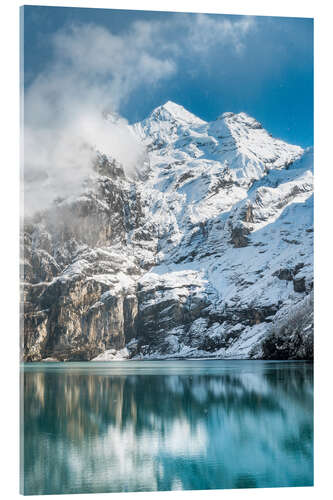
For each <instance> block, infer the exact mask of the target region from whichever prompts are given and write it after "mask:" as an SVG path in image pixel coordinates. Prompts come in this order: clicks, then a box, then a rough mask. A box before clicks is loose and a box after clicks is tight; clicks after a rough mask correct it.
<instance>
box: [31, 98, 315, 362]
mask: <svg viewBox="0 0 333 500" xmlns="http://www.w3.org/2000/svg"><path fill="white" fill-rule="evenodd" d="M131 132H132V133H133V134H135V135H136V137H137V138H138V139H139V140H140V141H141V142H142V144H143V145H144V146H145V148H146V151H147V155H146V158H145V161H144V163H143V165H140V166H138V169H137V175H135V178H133V176H132V178H129V177H127V176H126V175H125V173H124V170H123V168H122V166H121V165H120V164H119V163H118V162H117V161H116V160H114V159H112V158H109V157H106V156H105V155H103V154H99V155H98V158H97V160H96V164H95V170H96V171H97V173H98V176H97V178H95V180H94V181H91V183H90V185H89V187H86V189H85V190H84V192H83V193H82V195H81V196H79V197H75V198H73V199H67V200H62V201H59V200H58V201H57V203H55V204H54V205H53V207H52V208H51V209H49V210H47V211H45V212H43V213H40V214H38V215H35V217H34V218H33V219H32V220H29V221H28V220H27V221H26V223H25V234H24V248H25V254H24V281H25V286H24V297H25V298H24V304H25V307H24V328H25V331H24V347H23V351H24V358H25V359H26V360H39V359H45V358H49V357H51V358H55V359H87V360H88V359H94V358H96V357H97V359H100V360H104V359H119V358H124V357H125V358H126V357H130V358H133V357H134V358H147V357H149V358H165V357H168V358H169V357H221V358H231V357H232V358H247V357H272V358H311V357H312V348H313V341H312V338H313V312H312V288H313V246H312V245H313V241H312V239H313V152H312V149H307V150H303V149H302V148H301V147H299V146H294V145H290V144H287V143H285V142H283V141H281V140H279V139H274V138H273V137H272V136H271V135H270V134H269V133H268V132H267V131H266V130H264V129H263V127H262V125H261V124H260V123H259V122H257V121H256V120H255V119H253V118H251V117H249V116H248V115H246V114H245V113H239V114H233V113H224V114H222V115H221V116H219V117H218V118H217V119H216V120H215V121H214V122H210V123H207V122H205V121H203V120H201V119H200V118H198V117H196V116H195V115H193V114H192V113H190V112H188V111H187V110H185V109H184V108H183V107H182V106H179V105H177V104H175V103H172V102H167V103H166V104H164V105H163V106H160V107H158V108H157V109H155V110H154V111H153V112H152V113H151V115H150V116H149V117H148V118H147V119H146V120H144V121H142V122H140V123H137V124H135V125H133V126H131Z"/></svg>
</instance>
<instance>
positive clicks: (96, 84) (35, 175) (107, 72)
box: [24, 25, 175, 213]
mask: <svg viewBox="0 0 333 500" xmlns="http://www.w3.org/2000/svg"><path fill="white" fill-rule="evenodd" d="M52 44H53V49H54V58H53V60H52V63H51V64H50V65H49V66H48V67H47V68H45V70H44V71H43V73H41V74H39V75H38V76H37V77H36V78H35V80H34V81H33V83H32V84H31V85H30V86H29V88H28V89H27V90H26V92H25V99H24V101H25V102H24V118H25V120H24V124H25V128H24V173H25V184H26V185H25V211H26V213H31V212H33V211H35V210H36V209H42V208H45V207H46V206H47V205H48V204H49V203H50V201H52V199H53V198H54V197H56V196H67V195H68V194H75V193H76V192H79V191H80V190H81V189H82V180H83V179H84V178H85V177H86V176H87V175H89V174H92V168H91V167H92V162H93V157H94V151H95V150H99V151H101V152H103V153H105V154H108V155H110V156H112V157H114V158H116V159H117V160H119V161H120V162H121V163H122V164H123V165H124V168H125V171H126V172H127V174H130V173H131V172H133V171H134V169H135V167H136V166H137V164H138V163H140V161H142V156H143V148H142V146H141V145H140V144H139V143H138V141H137V139H136V138H135V137H134V135H133V134H132V132H131V131H130V129H129V127H128V124H127V122H126V120H124V119H122V118H119V117H118V118H117V120H114V121H113V122H111V121H110V120H106V119H105V113H116V112H117V111H118V109H119V106H120V104H121V103H122V102H124V101H125V100H126V99H127V97H128V96H129V95H130V93H131V92H132V91H133V90H134V89H136V88H137V87H138V86H140V85H156V84H158V82H159V81H160V80H161V79H163V78H165V77H168V76H170V75H171V74H172V73H173V72H174V71H175V65H174V63H173V62H172V61H171V60H169V59H167V58H164V59H159V58H157V57H155V56H153V55H152V54H151V53H150V51H149V47H150V46H151V45H150V44H151V39H150V36H149V33H148V35H147V33H145V32H144V31H143V30H142V27H140V26H139V27H138V29H136V28H134V30H132V31H131V32H130V33H129V34H128V35H126V36H115V35H113V34H112V33H110V32H109V31H108V30H107V29H105V28H102V27H99V26H95V25H81V26H72V27H70V28H69V29H66V30H62V31H60V32H58V33H56V34H55V35H54V36H53V37H52Z"/></svg>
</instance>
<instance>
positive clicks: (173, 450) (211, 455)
mask: <svg viewBox="0 0 333 500" xmlns="http://www.w3.org/2000/svg"><path fill="white" fill-rule="evenodd" d="M21 376H22V387H23V384H24V390H23V393H22V410H23V411H22V428H24V436H22V440H21V444H22V446H21V491H22V493H24V494H26V495H42V494H60V493H67V494H68V493H95V492H96V493H97V492H121V491H158V490H176V489H186V490H195V489H219V488H260V487H280V486H311V485H313V366H312V364H311V363H307V362H301V361H299V362H294V361H289V362H279V361H276V362H274V361H267V362H266V361H224V360H193V361H113V362H106V363H97V362H90V363H30V364H28V363H27V364H24V365H22V368H21Z"/></svg>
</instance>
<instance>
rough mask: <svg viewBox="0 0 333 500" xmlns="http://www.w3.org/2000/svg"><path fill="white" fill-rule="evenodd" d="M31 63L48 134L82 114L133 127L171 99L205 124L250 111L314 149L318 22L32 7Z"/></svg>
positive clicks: (28, 76)
mask: <svg viewBox="0 0 333 500" xmlns="http://www.w3.org/2000/svg"><path fill="white" fill-rule="evenodd" d="M24 61H25V65H24V70H25V72H24V75H25V82H24V83H25V88H26V102H27V117H28V120H32V121H38V123H39V124H40V125H42V124H43V121H44V122H45V124H46V123H49V121H50V117H52V120H53V121H58V123H61V122H62V120H63V119H64V116H65V115H66V113H67V115H71V116H73V115H76V114H78V113H79V110H80V109H81V107H82V106H83V105H84V106H86V107H87V108H89V107H91V108H92V107H97V108H99V109H100V110H102V111H103V110H105V109H106V110H114V111H117V112H118V113H119V114H120V115H121V116H123V117H125V118H126V119H127V120H128V121H129V122H131V123H132V122H135V121H138V120H142V119H143V118H145V117H146V116H147V115H148V114H149V113H150V112H151V111H152V109H154V108H155V107H156V106H158V105H160V104H162V103H164V102H166V101H168V100H172V101H175V102H177V103H178V104H182V105H183V106H184V107H185V108H187V109H188V110H190V111H192V112H193V113H195V114H196V115H198V116H200V117H201V118H203V119H205V120H214V119H215V118H216V117H217V116H218V115H219V114H221V113H222V112H224V111H233V112H240V111H245V112H246V113H248V114H250V115H252V116H254V117H255V118H256V119H257V120H259V121H261V122H262V124H263V126H264V127H265V128H266V129H267V130H268V131H269V132H270V133H272V135H273V136H276V137H280V138H282V139H284V140H287V141H289V142H291V143H295V144H299V145H302V146H309V145H312V144H313V20H312V19H302V18H277V17H276V18H273V17H248V16H224V15H196V14H179V13H174V14H173V13H161V12H144V11H125V10H124V11H121V10H104V9H81V8H57V7H35V6H34V7H32V6H31V7H24ZM83 103H84V104H83ZM104 108H105V109H104ZM64 109H66V112H65V111H64ZM67 110H68V111H67ZM67 115H66V119H69V118H68V116H67ZM29 117H30V118H29Z"/></svg>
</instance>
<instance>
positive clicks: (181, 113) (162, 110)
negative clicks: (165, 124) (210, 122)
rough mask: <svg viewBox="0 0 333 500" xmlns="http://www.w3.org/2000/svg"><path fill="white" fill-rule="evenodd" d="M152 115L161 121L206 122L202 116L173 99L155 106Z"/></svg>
mask: <svg viewBox="0 0 333 500" xmlns="http://www.w3.org/2000/svg"><path fill="white" fill-rule="evenodd" d="M150 117H151V118H154V119H158V120H160V121H170V120H176V121H180V122H186V123H206V122H205V121H204V120H201V118H199V117H198V116H196V115H194V114H193V113H191V112H190V111H187V109H185V108H184V107H183V106H181V105H180V104H177V103H175V102H173V101H167V102H166V103H164V104H162V105H161V106H158V107H157V108H155V109H154V110H153V111H152V113H151V115H150Z"/></svg>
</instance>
